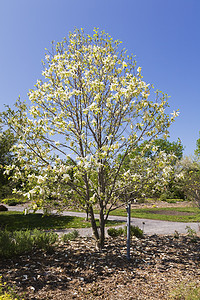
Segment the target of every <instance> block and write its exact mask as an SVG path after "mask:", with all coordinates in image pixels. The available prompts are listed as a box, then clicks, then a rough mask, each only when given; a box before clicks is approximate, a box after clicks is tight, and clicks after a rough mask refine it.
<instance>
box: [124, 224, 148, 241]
mask: <svg viewBox="0 0 200 300" xmlns="http://www.w3.org/2000/svg"><path fill="white" fill-rule="evenodd" d="M124 233H125V235H127V226H126V227H124ZM130 235H131V237H132V236H135V237H137V238H139V239H141V238H143V237H144V233H143V230H142V229H140V228H139V227H138V226H132V225H131V227H130Z"/></svg>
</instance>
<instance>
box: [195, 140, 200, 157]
mask: <svg viewBox="0 0 200 300" xmlns="http://www.w3.org/2000/svg"><path fill="white" fill-rule="evenodd" d="M194 153H195V155H196V156H198V157H199V156H200V138H199V139H198V140H197V141H196V150H195V151H194Z"/></svg>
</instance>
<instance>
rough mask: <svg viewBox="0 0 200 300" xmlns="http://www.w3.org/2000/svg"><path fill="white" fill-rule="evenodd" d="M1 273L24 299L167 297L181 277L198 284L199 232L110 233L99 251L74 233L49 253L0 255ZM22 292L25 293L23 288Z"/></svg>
mask: <svg viewBox="0 0 200 300" xmlns="http://www.w3.org/2000/svg"><path fill="white" fill-rule="evenodd" d="M0 275H2V277H3V279H2V280H3V281H6V282H8V284H9V285H15V286H16V291H17V292H18V293H19V294H21V295H23V298H24V299H29V300H30V299H32V300H33V299H56V300H64V299H70V300H71V299H109V300H112V299H115V300H116V299H154V300H155V299H156V300H157V299H169V294H170V291H171V289H173V288H175V287H176V286H177V285H178V284H180V283H181V282H184V283H190V282H195V283H196V284H200V238H199V237H197V239H196V242H193V241H192V240H191V238H190V237H188V236H183V235H181V236H180V237H179V238H175V237H174V236H157V235H153V236H145V238H144V239H137V238H133V239H132V242H131V260H130V261H127V259H126V240H125V238H116V239H112V238H109V239H107V240H106V243H105V248H104V250H103V251H101V252H99V251H97V250H96V248H95V246H94V240H93V239H92V238H79V239H77V240H76V241H71V242H69V243H68V244H65V245H61V246H59V247H58V248H56V250H55V252H54V253H50V254H48V253H43V252H35V253H32V254H31V255H23V256H21V257H18V258H17V257H16V258H12V259H1V260H0ZM23 293H24V294H23Z"/></svg>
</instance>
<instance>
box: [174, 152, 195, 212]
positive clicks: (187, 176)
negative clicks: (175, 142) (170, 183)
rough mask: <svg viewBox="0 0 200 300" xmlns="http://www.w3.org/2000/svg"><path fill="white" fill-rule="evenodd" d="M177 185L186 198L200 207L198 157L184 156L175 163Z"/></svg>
mask: <svg viewBox="0 0 200 300" xmlns="http://www.w3.org/2000/svg"><path fill="white" fill-rule="evenodd" d="M175 175H176V181H177V186H178V187H179V188H181V189H182V190H183V192H184V194H185V196H186V197H187V199H188V200H190V201H193V202H194V203H195V204H196V205H197V206H198V207H199V208H200V160H199V157H191V156H186V157H184V158H182V159H181V161H179V162H178V163H177V166H176V170H175Z"/></svg>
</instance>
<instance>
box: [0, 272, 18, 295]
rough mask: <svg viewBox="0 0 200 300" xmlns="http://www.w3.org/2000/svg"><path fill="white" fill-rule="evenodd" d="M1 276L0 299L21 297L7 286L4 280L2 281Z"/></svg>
mask: <svg viewBox="0 0 200 300" xmlns="http://www.w3.org/2000/svg"><path fill="white" fill-rule="evenodd" d="M1 278H2V276H0V300H20V299H21V298H20V297H19V296H18V295H17V294H16V293H15V291H14V289H13V288H11V287H10V286H8V285H7V283H6V282H4V283H2V282H1ZM22 300H23V299H22Z"/></svg>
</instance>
